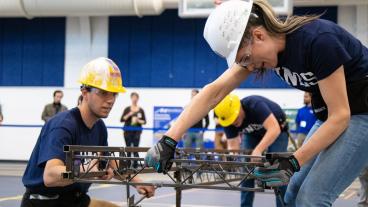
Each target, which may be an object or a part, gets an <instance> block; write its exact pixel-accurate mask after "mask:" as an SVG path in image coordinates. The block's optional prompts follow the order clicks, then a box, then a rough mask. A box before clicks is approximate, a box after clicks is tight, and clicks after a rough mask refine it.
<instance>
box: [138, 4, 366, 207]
mask: <svg viewBox="0 0 368 207" xmlns="http://www.w3.org/2000/svg"><path fill="white" fill-rule="evenodd" d="M216 2H217V3H219V0H217V1H216ZM319 17H320V15H306V16H289V17H287V18H283V19H280V18H278V17H277V16H276V14H275V11H274V10H273V8H272V6H271V5H270V4H269V3H268V2H267V1H266V0H232V1H224V2H223V3H221V4H220V5H219V6H217V7H216V8H215V9H214V10H213V11H212V12H211V14H210V15H209V17H208V19H207V22H206V25H205V27H204V32H203V35H204V38H205V40H206V41H207V43H208V44H209V46H210V47H211V49H212V50H213V51H214V52H215V53H216V54H218V55H220V56H221V57H223V58H226V61H227V63H228V66H229V69H227V70H226V71H225V72H224V73H223V74H222V75H221V76H220V77H219V78H217V79H216V80H214V81H213V82H212V83H210V84H208V85H207V86H205V87H204V88H203V90H201V92H200V93H199V94H198V95H197V96H196V98H195V99H193V100H192V101H191V103H190V104H189V105H188V106H187V107H186V108H185V110H184V111H183V112H182V113H181V115H180V116H179V118H178V119H177V120H176V122H175V124H173V125H172V126H171V127H170V129H169V130H168V131H167V132H166V133H165V135H164V136H163V137H162V138H161V140H160V141H159V142H158V143H157V144H156V145H155V146H153V147H152V148H151V149H150V150H148V152H147V154H146V158H145V160H146V165H147V166H152V167H154V168H155V169H156V170H157V171H158V172H167V170H168V169H170V167H171V164H172V162H170V159H171V158H172V157H173V156H174V153H175V147H176V145H177V141H178V140H180V138H181V137H182V135H183V133H184V132H185V131H186V130H187V129H188V128H189V127H190V126H192V125H193V124H194V123H196V122H197V121H198V120H199V119H201V118H202V117H203V116H204V115H205V114H207V113H208V112H209V111H210V110H211V109H212V108H214V107H215V106H216V105H217V104H218V103H219V102H220V101H221V100H222V99H223V98H224V97H225V96H226V95H228V94H229V93H230V92H231V91H233V90H234V89H235V88H236V87H238V86H239V85H240V84H241V83H242V82H243V81H245V80H247V79H248V78H249V76H250V75H251V74H252V73H255V74H258V75H259V76H262V75H263V74H264V73H265V72H266V71H270V72H274V73H275V74H276V75H278V76H279V77H280V78H281V79H282V80H283V81H285V82H286V83H287V84H289V85H290V86H292V87H294V88H297V89H300V90H303V91H307V92H312V106H313V109H314V112H315V114H316V117H317V118H318V119H319V120H318V121H316V123H315V124H314V126H313V127H312V129H311V131H310V132H309V133H308V136H307V137H306V141H305V142H304V143H305V144H303V146H302V147H301V148H299V149H298V150H296V151H295V152H294V153H293V155H291V156H289V157H286V158H278V159H276V160H275V162H274V163H273V165H271V166H270V167H267V168H266V169H261V168H257V169H256V171H255V173H254V175H255V176H256V177H258V179H261V180H263V181H264V183H265V184H266V185H268V186H270V187H275V186H281V185H285V184H287V183H289V184H288V189H287V191H286V194H285V197H284V200H285V202H286V203H287V205H288V206H303V207H309V206H311V207H312V206H332V204H333V203H334V202H335V200H336V199H337V198H338V197H339V195H340V194H341V193H342V192H343V191H344V190H345V189H346V188H347V187H348V186H349V185H350V184H351V183H352V182H353V181H354V179H355V178H356V177H357V176H358V175H359V174H360V172H361V171H362V170H363V169H364V168H365V167H366V166H367V165H368V156H362V155H365V154H366V151H367V147H368V139H367V131H368V101H367V100H368V48H367V47H366V46H364V45H363V44H362V43H361V42H360V41H359V40H358V39H357V38H356V37H354V36H353V35H352V34H350V33H349V32H347V31H346V30H344V29H343V28H342V27H341V26H339V25H337V24H335V23H333V22H331V21H328V20H323V19H319ZM284 98H285V97H284ZM287 98H290V99H293V98H297V97H287Z"/></svg>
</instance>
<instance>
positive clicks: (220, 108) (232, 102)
mask: <svg viewBox="0 0 368 207" xmlns="http://www.w3.org/2000/svg"><path fill="white" fill-rule="evenodd" d="M240 106H241V104H240V99H239V97H238V96H237V95H235V94H229V95H227V96H226V97H225V98H224V99H223V100H222V101H221V102H220V103H219V104H218V105H217V106H216V107H215V113H216V115H217V117H218V120H219V123H220V125H221V126H223V127H227V126H230V125H231V124H232V123H234V121H235V120H236V118H238V115H239V111H240Z"/></svg>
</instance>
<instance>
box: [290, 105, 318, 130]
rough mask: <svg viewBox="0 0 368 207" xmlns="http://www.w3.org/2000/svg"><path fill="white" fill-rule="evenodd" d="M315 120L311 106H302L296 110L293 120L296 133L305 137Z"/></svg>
mask: <svg viewBox="0 0 368 207" xmlns="http://www.w3.org/2000/svg"><path fill="white" fill-rule="evenodd" d="M316 120H317V118H316V116H314V113H313V109H312V107H311V106H304V107H302V108H300V109H299V110H298V113H297V114H296V118H295V124H296V133H302V134H305V135H307V134H308V132H309V130H310V129H311V128H312V126H313V125H314V123H315V122H316Z"/></svg>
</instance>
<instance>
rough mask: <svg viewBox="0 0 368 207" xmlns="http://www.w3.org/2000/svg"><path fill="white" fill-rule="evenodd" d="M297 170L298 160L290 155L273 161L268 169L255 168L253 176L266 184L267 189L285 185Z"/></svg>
mask: <svg viewBox="0 0 368 207" xmlns="http://www.w3.org/2000/svg"><path fill="white" fill-rule="evenodd" d="M299 170H300V165H299V162H298V160H297V159H296V158H295V157H294V155H291V156H289V157H285V158H284V157H280V158H277V159H275V160H274V162H273V163H272V165H270V166H268V167H257V168H256V169H255V170H254V176H256V177H257V179H258V180H260V181H261V182H263V183H264V184H266V186H267V187H278V186H284V185H287V184H288V183H289V181H290V178H291V176H293V175H294V173H295V172H298V171H299Z"/></svg>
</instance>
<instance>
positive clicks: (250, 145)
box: [215, 94, 289, 207]
mask: <svg viewBox="0 0 368 207" xmlns="http://www.w3.org/2000/svg"><path fill="white" fill-rule="evenodd" d="M215 113H216V114H217V116H218V118H219V123H220V124H221V125H222V126H223V127H224V131H225V135H226V137H227V139H228V144H229V149H240V143H239V141H240V140H241V138H243V139H242V141H243V142H244V146H245V149H248V150H252V155H254V156H260V155H262V153H263V152H285V151H287V145H288V137H289V136H288V132H287V130H288V127H287V123H286V115H285V113H284V111H283V110H282V109H281V107H280V106H279V105H278V104H277V103H275V102H273V101H271V100H270V99H267V98H265V97H263V96H257V95H252V96H247V97H245V98H243V99H241V100H239V98H238V97H237V96H236V95H233V94H230V95H229V96H227V97H225V99H224V100H222V101H221V102H220V103H219V104H218V105H217V106H216V107H215ZM242 187H254V180H246V181H244V182H243V183H242ZM285 191H286V187H283V188H282V189H281V193H282V195H284V194H285ZM253 200H254V192H243V191H242V192H241V203H240V206H242V207H250V206H253ZM276 203H277V206H282V204H281V203H280V201H279V200H278V199H276Z"/></svg>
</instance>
